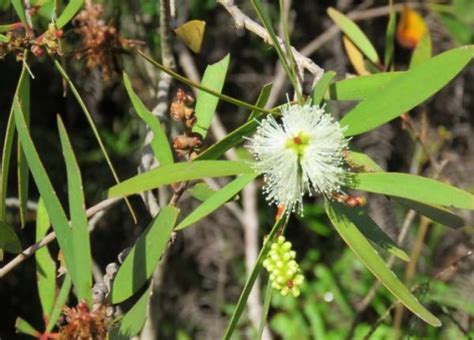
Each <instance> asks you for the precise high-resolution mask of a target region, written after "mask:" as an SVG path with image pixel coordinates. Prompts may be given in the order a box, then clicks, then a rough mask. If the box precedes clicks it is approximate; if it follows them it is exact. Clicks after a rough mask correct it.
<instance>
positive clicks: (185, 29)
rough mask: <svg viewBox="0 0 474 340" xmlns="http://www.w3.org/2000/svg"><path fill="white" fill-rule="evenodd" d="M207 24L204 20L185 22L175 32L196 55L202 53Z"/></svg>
mask: <svg viewBox="0 0 474 340" xmlns="http://www.w3.org/2000/svg"><path fill="white" fill-rule="evenodd" d="M205 29H206V22H205V21H202V20H191V21H188V22H185V23H184V24H182V25H181V26H179V27H178V28H177V29H175V30H174V32H175V33H176V35H177V36H178V37H179V38H180V39H181V41H182V42H183V43H184V44H185V45H186V46H188V47H189V48H190V49H191V51H193V52H194V53H199V51H201V45H202V40H203V38H204V30H205Z"/></svg>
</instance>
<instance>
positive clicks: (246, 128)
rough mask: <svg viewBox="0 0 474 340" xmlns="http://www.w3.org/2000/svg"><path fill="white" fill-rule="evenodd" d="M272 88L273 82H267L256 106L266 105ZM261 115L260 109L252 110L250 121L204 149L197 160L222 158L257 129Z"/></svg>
mask: <svg viewBox="0 0 474 340" xmlns="http://www.w3.org/2000/svg"><path fill="white" fill-rule="evenodd" d="M271 89H272V85H271V84H267V85H265V86H264V87H263V88H262V90H261V91H260V94H259V96H258V99H257V102H256V104H255V106H257V107H264V106H265V104H266V103H267V100H268V97H269V95H270V92H271ZM261 115H262V112H260V111H257V110H254V111H252V113H251V114H250V116H249V119H248V121H247V122H246V123H245V124H243V125H241V126H239V127H238V128H237V129H235V130H234V131H232V132H230V133H229V134H227V136H225V137H224V138H223V139H221V140H220V141H218V142H216V143H214V144H213V145H211V146H210V147H209V148H207V149H206V150H204V151H203V152H202V153H201V154H199V155H198V156H197V157H196V159H195V160H204V159H218V158H220V157H221V156H222V155H224V153H225V152H226V151H227V150H229V149H231V148H232V147H234V146H236V145H238V144H240V143H242V142H243V141H244V140H245V138H244V137H245V136H248V135H250V134H251V133H253V132H254V131H255V129H256V128H257V126H258V122H257V121H256V118H259V117H260V116H261Z"/></svg>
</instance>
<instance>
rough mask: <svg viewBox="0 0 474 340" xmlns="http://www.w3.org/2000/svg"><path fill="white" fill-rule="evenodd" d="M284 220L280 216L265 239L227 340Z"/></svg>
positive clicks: (237, 307)
mask: <svg viewBox="0 0 474 340" xmlns="http://www.w3.org/2000/svg"><path fill="white" fill-rule="evenodd" d="M284 221H285V218H280V219H279V220H278V221H276V223H275V224H274V225H273V227H272V230H271V231H270V233H269V234H268V236H267V237H266V239H265V243H264V244H263V247H262V249H261V250H260V253H259V254H258V257H257V262H256V263H255V266H254V267H253V269H252V272H251V273H250V275H249V277H248V278H247V281H246V282H245V286H244V289H243V290H242V293H240V297H239V301H237V306H235V309H234V312H233V313H232V316H231V318H230V321H229V325H227V329H226V331H225V334H224V339H225V340H228V339H230V338H231V336H232V333H234V330H235V326H237V323H238V322H239V319H240V316H241V315H242V312H243V311H244V308H245V305H246V304H247V300H248V298H249V295H250V292H251V291H252V288H253V285H254V284H255V281H256V280H257V277H258V274H259V273H260V270H261V269H262V263H263V260H264V259H265V257H266V256H267V254H268V252H269V251H270V247H271V244H272V243H273V241H274V240H275V238H276V236H277V234H278V231H280V229H281V227H282V225H283V222H284Z"/></svg>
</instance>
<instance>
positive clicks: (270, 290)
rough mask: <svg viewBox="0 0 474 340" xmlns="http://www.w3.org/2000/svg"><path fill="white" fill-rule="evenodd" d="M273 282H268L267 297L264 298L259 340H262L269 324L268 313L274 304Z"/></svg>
mask: <svg viewBox="0 0 474 340" xmlns="http://www.w3.org/2000/svg"><path fill="white" fill-rule="evenodd" d="M272 293H273V287H272V281H271V280H268V281H267V287H266V288H265V297H264V298H263V306H262V317H261V318H260V324H259V325H258V332H257V334H258V338H257V339H259V340H261V339H262V335H263V331H264V330H265V325H266V324H267V319H268V311H269V310H270V304H271V302H272Z"/></svg>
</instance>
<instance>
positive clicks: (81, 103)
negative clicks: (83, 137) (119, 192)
mask: <svg viewBox="0 0 474 340" xmlns="http://www.w3.org/2000/svg"><path fill="white" fill-rule="evenodd" d="M54 65H55V66H56V68H57V69H58V71H59V73H61V75H62V76H63V78H64V80H65V81H67V83H68V84H69V87H70V88H71V91H72V93H73V94H74V97H76V100H77V102H78V103H79V106H80V107H81V108H82V111H83V112H84V115H85V116H86V119H87V122H88V123H89V125H90V127H91V130H92V132H93V133H94V136H95V139H96V140H97V144H99V147H100V150H101V151H102V154H103V155H104V158H105V161H106V162H107V165H108V166H109V169H110V172H111V173H112V176H113V177H114V180H115V182H116V183H120V179H119V177H118V175H117V172H116V171H115V168H114V165H113V164H112V160H111V159H110V157H109V154H108V153H107V150H106V149H105V145H104V143H103V142H102V138H100V134H99V131H98V130H97V127H96V126H95V123H94V120H93V119H92V115H91V113H90V112H89V109H88V108H87V106H86V104H85V103H84V101H83V100H82V98H81V95H80V94H79V91H77V89H76V86H75V85H74V83H73V82H72V81H71V79H70V78H69V76H68V74H67V73H66V71H65V70H64V68H63V67H62V66H61V63H60V62H59V61H57V60H54ZM125 202H126V203H127V207H128V210H129V211H130V214H131V215H132V218H133V220H134V221H135V222H136V221H137V218H136V216H135V212H134V211H133V209H132V206H131V205H130V202H129V201H128V199H125Z"/></svg>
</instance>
